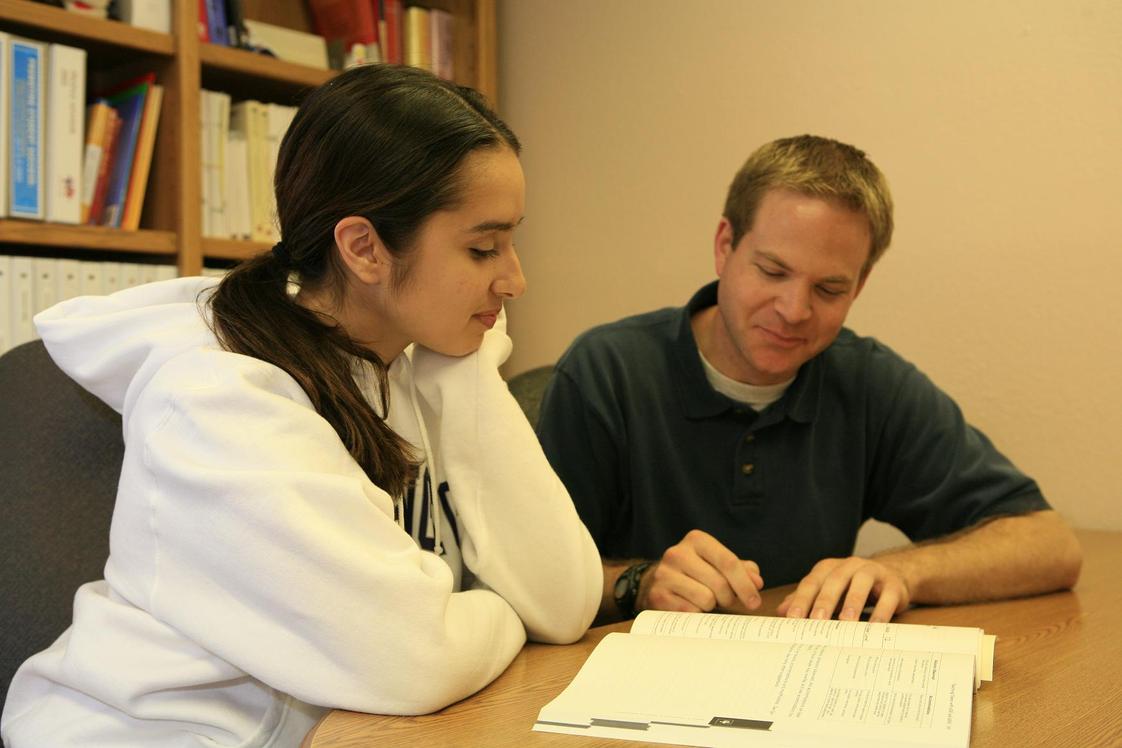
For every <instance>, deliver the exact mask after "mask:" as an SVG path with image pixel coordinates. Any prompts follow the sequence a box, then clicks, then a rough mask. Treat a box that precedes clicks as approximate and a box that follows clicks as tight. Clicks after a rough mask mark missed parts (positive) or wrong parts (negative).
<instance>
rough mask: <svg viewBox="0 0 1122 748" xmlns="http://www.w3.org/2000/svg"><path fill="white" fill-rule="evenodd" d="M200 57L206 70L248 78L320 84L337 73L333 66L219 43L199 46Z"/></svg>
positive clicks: (300, 83)
mask: <svg viewBox="0 0 1122 748" xmlns="http://www.w3.org/2000/svg"><path fill="white" fill-rule="evenodd" d="M199 61H200V62H201V63H202V64H203V70H204V72H205V71H206V70H207V69H208V68H214V69H217V70H224V71H226V72H230V73H239V74H241V75H244V76H245V77H246V78H265V79H268V80H272V81H281V82H285V83H293V84H297V85H301V86H309V87H311V86H318V85H320V84H321V83H326V82H327V81H329V80H330V79H331V77H332V76H334V75H335V71H334V70H319V69H318V68H310V67H308V66H306V65H297V64H296V63H293V62H285V61H284V60H278V59H277V58H275V57H270V56H269V55H263V54H256V53H254V52H248V51H246V50H244V49H233V48H231V47H223V46H220V45H217V44H203V45H200V46H199Z"/></svg>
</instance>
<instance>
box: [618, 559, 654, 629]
mask: <svg viewBox="0 0 1122 748" xmlns="http://www.w3.org/2000/svg"><path fill="white" fill-rule="evenodd" d="M653 563H654V561H640V562H639V563H636V564H632V565H631V566H628V567H627V568H626V569H624V571H623V573H622V574H620V575H619V578H617V579H616V583H615V586H614V587H613V588H612V597H614V598H615V601H616V607H617V608H619V612H620V613H622V614H623V617H624V618H634V617H635V615H636V613H637V612H638V611H636V610H635V600H636V599H637V598H638V597H639V582H640V581H642V579H643V572H644V571H646V570H647V568H648V567H650V566H651V565H652V564H653Z"/></svg>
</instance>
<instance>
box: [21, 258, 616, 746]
mask: <svg viewBox="0 0 1122 748" xmlns="http://www.w3.org/2000/svg"><path fill="white" fill-rule="evenodd" d="M213 283H214V281H213V280H210V279H202V278H184V279H177V280H173V281H165V282H162V283H154V284H150V285H146V286H140V287H137V288H132V289H128V290H125V291H121V292H118V293H115V294H113V295H112V296H106V297H82V298H77V299H72V300H70V301H67V302H64V303H62V304H59V305H58V306H56V307H54V308H52V309H49V310H47V311H45V312H43V313H42V314H40V315H39V316H38V317H36V324H37V325H38V328H39V331H40V333H41V335H42V337H43V340H44V342H45V343H46V345H47V348H48V350H49V351H50V353H51V355H52V357H53V358H54V359H55V361H56V362H58V364H59V366H60V367H62V369H63V370H64V371H66V372H67V374H69V375H70V376H71V377H73V378H74V379H75V380H77V381H78V382H79V383H81V384H82V385H83V386H84V387H85V388H86V389H88V390H89V391H90V392H92V393H94V394H95V395H97V396H98V397H100V398H101V399H102V400H104V401H105V402H106V403H108V404H109V405H110V406H112V407H113V408H114V409H116V410H117V411H119V412H120V413H121V414H122V421H123V431H124V439H125V457H124V463H123V467H122V471H121V481H120V486H119V488H118V493H117V502H116V506H115V509H114V514H113V524H112V530H111V532H110V555H109V560H108V562H107V563H106V566H105V579H104V580H103V581H98V582H93V583H90V584H87V585H84V586H83V587H81V588H80V589H79V590H78V592H77V595H76V597H75V600H74V620H73V624H72V625H71V627H70V628H69V629H68V630H67V631H66V632H65V633H63V634H62V636H60V637H59V639H58V640H57V641H56V642H55V643H54V644H53V645H52V646H51V647H50V648H48V649H47V650H45V651H43V652H40V653H39V654H37V655H35V656H34V657H32V658H31V659H29V660H28V661H27V662H26V663H24V665H23V666H22V667H21V668H20V670H19V671H18V672H17V674H16V676H15V678H14V679H13V681H12V684H11V687H10V689H9V692H8V698H7V703H6V704H5V706H4V712H3V718H2V720H0V735H2V738H3V741H4V744H5V745H6V746H7V747H8V748H56V747H61V746H81V747H82V748H97V747H99V746H113V747H114V748H122V747H124V746H142V745H143V746H153V745H159V746H240V747H249V746H296V745H298V744H299V743H300V741H301V739H302V738H303V736H304V735H305V733H306V732H307V731H308V730H309V729H310V728H311V727H312V726H313V724H314V721H315V720H316V719H317V718H318V717H319V716H320V715H321V714H322V713H323V711H324V709H326V708H342V709H350V710H355V711H364V712H373V713H379V714H422V713H426V712H431V711H434V710H436V709H440V708H442V707H444V706H446V705H447V704H450V703H452V702H454V701H457V700H458V699H461V698H463V697H465V696H467V695H469V694H471V693H473V692H475V691H477V690H479V689H480V688H482V687H483V686H485V685H486V684H487V683H489V682H490V681H491V680H492V679H494V678H495V677H496V676H498V675H499V674H500V673H501V672H502V671H503V669H504V668H506V666H507V665H508V664H509V663H510V661H511V659H512V658H513V657H514V656H515V654H517V652H518V651H519V649H520V648H521V647H522V645H523V643H524V642H525V639H526V637H527V636H529V637H530V638H531V639H534V640H537V641H544V642H556V643H565V642H571V641H574V640H576V639H577V638H579V637H580V636H581V635H582V634H583V632H584V630H585V629H586V628H587V627H588V625H589V623H590V622H591V621H592V618H593V616H594V615H595V613H596V609H597V606H598V604H599V600H600V594H601V585H602V579H601V566H600V560H599V556H598V554H597V551H596V547H595V545H594V544H593V542H592V540H591V538H590V537H589V535H588V532H587V531H586V530H585V528H584V526H583V525H582V524H581V522H580V520H579V519H578V517H577V514H576V512H575V510H574V509H573V506H572V503H571V501H570V499H569V496H568V494H567V492H566V491H565V488H564V486H563V485H562V484H561V482H560V481H559V480H558V479H557V477H556V476H555V475H554V473H553V471H552V470H551V469H550V467H549V464H548V463H547V461H546V459H545V457H544V455H543V454H542V451H541V449H540V448H539V446H538V443H537V439H536V438H535V436H534V433H533V430H532V429H531V428H530V425H529V424H528V423H527V422H526V419H525V418H524V417H523V415H522V412H521V410H520V409H519V407H518V404H517V403H516V402H515V401H514V399H513V398H512V397H511V395H510V393H509V391H508V390H507V387H506V385H505V383H504V382H503V381H502V379H501V378H500V376H499V373H498V365H499V364H500V363H501V362H502V361H504V360H505V359H506V357H507V355H509V352H510V340H509V338H508V337H507V336H506V334H505V332H504V331H503V330H502V329H501V327H502V326H501V325H500V326H498V327H496V329H494V330H491V331H490V332H488V333H487V334H486V335H485V337H484V342H483V346H482V348H481V349H480V350H479V351H478V352H476V353H474V354H472V355H469V356H465V357H463V358H449V357H446V356H441V355H439V354H435V353H432V352H431V351H427V350H422V349H419V348H418V349H416V350H411V351H407V352H406V353H404V354H402V355H401V356H399V357H398V359H397V360H396V361H395V362H394V363H393V365H392V367H391V369H390V377H391V394H390V397H391V405H390V416H389V418H388V422H389V423H390V425H391V426H392V427H393V428H394V429H395V431H397V432H398V433H399V434H401V435H402V436H404V437H405V438H407V439H409V440H410V441H411V442H412V443H413V444H414V445H415V446H416V447H417V449H418V452H419V453H422V454H425V456H426V468H427V470H428V471H429V472H430V474H431V475H432V476H433V477H434V479H433V480H432V482H431V484H432V487H433V490H432V491H430V492H429V496H430V498H431V500H430V501H428V502H426V503H425V504H424V507H422V508H424V509H425V511H418V513H417V516H420V515H421V514H423V515H425V516H426V517H432V520H431V521H430V522H428V523H426V526H421V525H422V523H421V522H419V521H413V522H411V523H410V524H412V525H413V528H414V529H413V533H414V535H415V536H416V538H415V537H411V536H410V534H408V533H407V532H406V531H405V529H404V528H403V527H402V525H401V524H399V522H401V523H402V524H404V520H397V521H395V506H394V500H393V499H392V498H391V497H390V496H389V494H387V493H386V492H385V491H383V490H382V489H381V488H379V487H378V486H376V485H374V484H373V483H372V482H371V481H370V480H369V479H368V478H367V476H366V475H365V473H363V471H362V470H361V468H360V467H359V466H358V464H357V463H356V462H355V461H354V459H352V458H351V456H350V454H348V452H347V450H346V448H345V447H344V446H343V443H342V441H341V440H340V439H339V437H338V435H337V434H336V433H335V431H334V430H333V429H332V428H331V426H330V425H329V424H328V423H327V421H325V420H324V419H323V418H321V417H320V416H319V415H318V414H317V413H316V412H315V410H314V409H313V408H312V406H311V404H310V402H309V400H308V397H307V396H306V395H305V393H304V391H303V390H302V389H301V388H300V386H299V385H297V383H296V382H295V381H294V380H293V379H292V378H291V377H290V376H289V375H288V374H286V373H285V372H284V371H282V370H281V369H279V368H277V367H275V366H273V365H271V364H268V363H265V362H263V361H260V360H257V359H255V358H252V357H248V356H243V355H239V354H234V353H229V352H227V351H224V350H222V349H221V348H220V346H219V345H218V343H217V341H216V339H215V336H214V334H213V332H212V331H211V330H210V329H209V327H208V325H207V323H206V320H205V319H204V317H203V315H209V310H208V308H206V307H205V305H203V304H200V303H198V301H199V300H200V299H205V298H206V296H207V295H208V293H209V290H210V289H211V288H212V286H213ZM362 381H363V379H362V378H361V377H360V383H362ZM364 386H367V385H364ZM367 392H368V395H369V397H370V401H371V402H372V403H375V407H376V408H377V407H379V406H378V402H379V400H378V398H377V396H376V393H375V392H373V391H371V390H370V389H369V387H368V388H367ZM417 496H418V498H420V497H421V496H422V492H421V491H418V492H417ZM438 504H439V506H438ZM440 507H445V510H444V511H443V512H442V511H440ZM434 509H435V511H433V510H434ZM398 514H399V515H400V514H401V511H400V507H399V508H398ZM426 535H435V537H433V538H431V539H429V540H428V542H427V545H428V546H429V547H435V550H436V551H437V552H440V551H441V550H444V552H445V555H444V556H443V557H441V556H438V555H437V554H436V553H434V552H429V551H425V550H422V547H421V545H420V544H419V542H420V543H425V538H426ZM461 558H462V564H463V566H464V567H465V568H464V569H463V570H461V568H460V564H461ZM461 571H462V575H463V576H462V578H463V580H464V581H465V582H466V583H468V584H469V585H470V587H471V589H466V590H463V591H461V590H460V588H459V580H460V579H461Z"/></svg>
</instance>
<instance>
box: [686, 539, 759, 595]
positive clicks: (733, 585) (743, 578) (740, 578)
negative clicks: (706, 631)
mask: <svg viewBox="0 0 1122 748" xmlns="http://www.w3.org/2000/svg"><path fill="white" fill-rule="evenodd" d="M696 548H697V551H698V554H699V555H700V556H701V558H702V559H703V560H704V561H706V562H707V563H708V564H709V565H710V566H712V567H713V568H714V569H716V570H717V571H718V572H719V573H720V575H721V577H722V579H723V580H724V583H725V585H727V587H728V589H730V590H731V591H732V593H733V594H734V595H736V599H737V600H739V601H740V603H741V604H742V605H743V606H744V607H745V608H747V609H749V610H755V609H756V608H758V607H760V594H759V587H757V586H756V582H755V580H753V579H752V577H751V575H750V573H749V570H748V569H746V568H745V565H744V562H743V561H741V560H740V558H738V557H737V555H736V554H735V553H733V552H732V551H730V550H729V549H728V548H726V547H725V546H724V545H722V544H721V543H720V541H718V540H717V539H716V538H714V537H713V536H711V535H710V536H707V540H706V541H705V542H701V543H698V545H697V546H696ZM753 566H755V564H754V563H753ZM756 576H757V577H758V576H759V574H758V573H757V574H756ZM762 581H763V580H761V582H762ZM760 586H763V585H762V584H761V585H760ZM720 602H721V604H722V605H724V606H725V607H728V606H730V605H731V604H732V602H733V601H732V600H721V601H720Z"/></svg>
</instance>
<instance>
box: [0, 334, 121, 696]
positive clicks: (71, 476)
mask: <svg viewBox="0 0 1122 748" xmlns="http://www.w3.org/2000/svg"><path fill="white" fill-rule="evenodd" d="M123 456H124V442H123V440H122V437H121V417H120V416H119V415H118V414H117V413H116V411H114V410H113V409H112V408H110V407H109V406H108V405H106V404H105V403H103V402H101V401H100V400H98V399H97V398H96V397H94V396H93V395H91V394H89V393H88V392H86V391H85V390H84V389H82V388H81V387H80V386H79V385H78V384H77V383H75V382H74V381H73V380H72V379H70V378H69V377H68V376H66V375H65V374H64V373H62V371H61V370H60V369H59V368H58V366H56V365H55V363H54V361H52V360H51V357H50V356H49V355H48V354H47V350H46V348H45V347H44V346H43V343H42V342H41V341H38V340H36V341H33V342H31V343H24V344H23V345H20V346H17V347H16V348H13V349H12V350H10V351H8V352H7V353H5V354H4V355H2V356H0V497H2V498H0V505H2V509H0V512H2V519H0V548H3V549H4V563H3V564H0V601H2V603H0V704H2V703H3V701H4V698H5V697H6V696H7V692H8V685H9V684H10V683H11V679H12V676H13V675H15V672H16V669H17V668H18V667H19V666H20V664H22V663H23V661H24V660H26V659H27V658H28V657H30V656H31V655H32V654H34V653H36V652H38V651H40V650H42V649H45V648H46V647H48V646H49V645H50V644H51V642H52V641H54V640H55V639H56V638H57V637H58V635H59V634H61V633H62V632H63V631H64V630H65V629H66V627H67V626H69V625H70V621H71V616H72V613H71V611H72V603H73V599H74V592H75V590H77V588H78V587H79V586H80V585H82V584H83V583H85V582H89V581H92V580H95V579H100V578H101V577H102V574H103V570H104V568H105V560H106V558H107V557H108V555H109V522H110V519H111V517H112V514H113V502H114V500H115V498H116V494H117V481H118V480H119V478H120V475H121V460H122V458H123Z"/></svg>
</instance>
